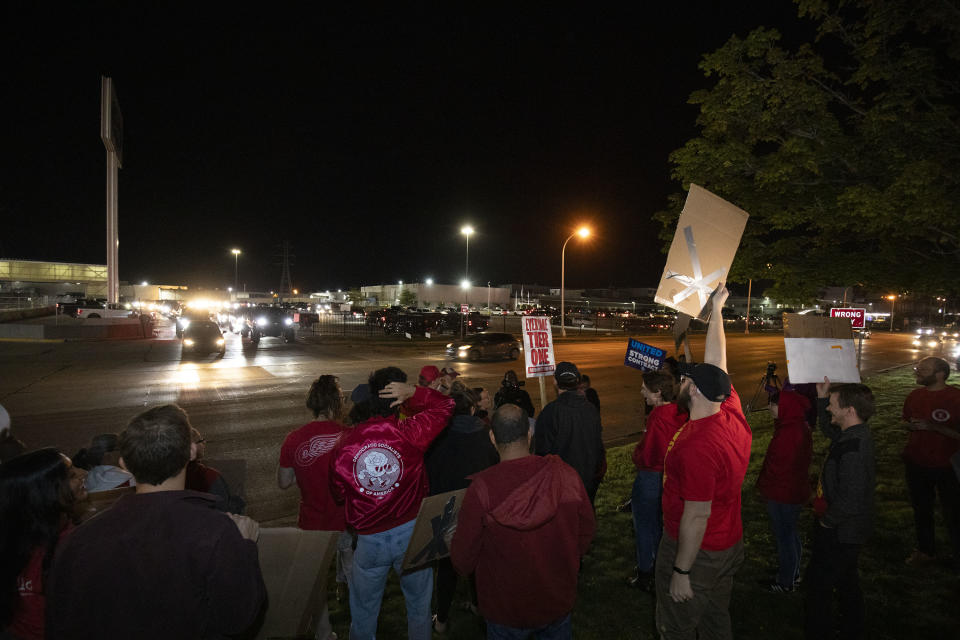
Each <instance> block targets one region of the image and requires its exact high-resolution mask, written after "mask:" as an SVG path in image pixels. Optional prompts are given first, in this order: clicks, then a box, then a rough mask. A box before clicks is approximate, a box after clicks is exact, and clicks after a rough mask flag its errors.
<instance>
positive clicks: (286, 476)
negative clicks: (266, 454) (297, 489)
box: [277, 467, 297, 489]
mask: <svg viewBox="0 0 960 640" xmlns="http://www.w3.org/2000/svg"><path fill="white" fill-rule="evenodd" d="M295 484H297V475H296V473H294V471H293V469H291V468H290V467H277V485H279V487H280V488H281V489H289V488H290V487H292V486H293V485H295Z"/></svg>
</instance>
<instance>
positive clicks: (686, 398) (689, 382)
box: [655, 288, 752, 640]
mask: <svg viewBox="0 0 960 640" xmlns="http://www.w3.org/2000/svg"><path fill="white" fill-rule="evenodd" d="M728 295H729V294H728V292H727V290H726V289H725V288H722V289H720V290H719V291H717V293H716V294H715V295H714V296H713V308H712V313H711V316H710V324H709V326H708V328H707V341H706V349H705V353H704V358H703V359H704V362H703V363H701V364H697V365H693V364H684V365H682V366H681V370H680V373H681V383H680V393H679V395H678V396H677V404H678V405H679V406H680V407H681V408H687V409H688V413H689V415H690V419H689V420H688V421H687V423H686V424H685V425H683V426H682V427H681V428H680V429H679V430H678V431H677V433H676V434H675V435H674V437H673V439H672V440H671V441H670V444H669V445H668V447H667V454H666V457H665V459H664V467H663V521H664V532H663V537H662V538H661V540H660V549H659V550H658V551H657V561H656V569H655V578H656V587H657V614H656V615H657V628H658V629H659V631H660V635H661V637H662V638H666V639H668V640H669V639H670V638H689V637H693V636H694V635H696V634H697V633H699V635H700V636H701V637H706V636H709V637H711V638H732V637H733V636H732V632H731V627H730V612H729V605H730V594H731V591H732V589H733V577H734V575H735V574H736V572H737V570H738V569H739V568H740V565H742V564H743V523H742V521H741V519H740V490H741V487H742V486H743V478H744V476H745V475H746V473H747V465H748V463H749V462H750V444H751V441H752V434H751V432H750V427H749V425H748V424H747V420H746V418H745V417H744V415H743V410H742V409H741V408H740V398H739V396H738V395H737V392H736V391H735V390H734V389H733V387H731V386H730V377H729V376H728V375H727V371H726V368H727V354H726V338H725V336H724V334H723V319H722V316H721V310H722V309H723V303H724V301H725V300H726V299H727V296H728Z"/></svg>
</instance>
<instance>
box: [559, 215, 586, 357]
mask: <svg viewBox="0 0 960 640" xmlns="http://www.w3.org/2000/svg"><path fill="white" fill-rule="evenodd" d="M573 236H580V237H581V238H589V237H590V229H589V227H586V226H583V227H580V228H579V229H577V230H576V231H574V232H573V233H571V234H570V236H569V237H568V238H567V239H566V240H564V241H563V248H562V249H560V335H561V336H563V337H564V338H566V337H567V325H566V321H565V316H566V312H567V307H566V304H565V298H564V291H563V290H564V280H565V278H566V267H567V263H566V260H567V257H566V256H567V243H568V242H570V240H571V239H572V238H573Z"/></svg>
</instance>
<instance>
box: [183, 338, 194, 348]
mask: <svg viewBox="0 0 960 640" xmlns="http://www.w3.org/2000/svg"><path fill="white" fill-rule="evenodd" d="M183 346H185V347H192V346H193V340H191V339H190V338H185V339H184V341H183Z"/></svg>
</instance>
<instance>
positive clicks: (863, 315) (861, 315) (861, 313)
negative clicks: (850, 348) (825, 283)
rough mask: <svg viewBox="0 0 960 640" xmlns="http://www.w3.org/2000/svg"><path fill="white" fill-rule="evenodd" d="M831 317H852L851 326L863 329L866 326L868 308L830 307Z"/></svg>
mask: <svg viewBox="0 0 960 640" xmlns="http://www.w3.org/2000/svg"><path fill="white" fill-rule="evenodd" d="M830 317H831V318H850V326H851V327H853V328H854V329H863V328H864V327H865V326H866V319H867V310H866V309H850V308H847V307H845V308H843V309H830Z"/></svg>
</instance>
